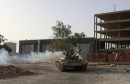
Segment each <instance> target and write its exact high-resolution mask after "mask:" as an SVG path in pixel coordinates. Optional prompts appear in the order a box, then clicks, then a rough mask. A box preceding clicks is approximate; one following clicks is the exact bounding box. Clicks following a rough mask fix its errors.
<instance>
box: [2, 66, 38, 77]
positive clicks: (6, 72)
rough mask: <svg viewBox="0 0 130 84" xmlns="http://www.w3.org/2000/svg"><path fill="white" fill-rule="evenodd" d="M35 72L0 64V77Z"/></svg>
mask: <svg viewBox="0 0 130 84" xmlns="http://www.w3.org/2000/svg"><path fill="white" fill-rule="evenodd" d="M35 74H36V73H34V72H31V71H29V70H24V69H23V68H20V67H16V66H13V65H8V66H0V79H4V78H14V77H18V76H26V75H35Z"/></svg>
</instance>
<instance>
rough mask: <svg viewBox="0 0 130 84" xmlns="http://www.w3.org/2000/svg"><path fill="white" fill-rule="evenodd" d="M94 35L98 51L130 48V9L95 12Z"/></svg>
mask: <svg viewBox="0 0 130 84" xmlns="http://www.w3.org/2000/svg"><path fill="white" fill-rule="evenodd" d="M94 37H95V38H96V39H98V40H96V44H97V48H96V51H97V52H112V51H116V52H118V51H121V50H128V49H130V10H123V11H115V12H108V13H100V14H95V15H94Z"/></svg>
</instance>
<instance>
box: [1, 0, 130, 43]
mask: <svg viewBox="0 0 130 84" xmlns="http://www.w3.org/2000/svg"><path fill="white" fill-rule="evenodd" d="M114 4H115V5H116V11H120V10H129V9H130V5H129V4H130V0H0V34H2V35H4V36H5V38H7V39H8V41H9V42H16V43H18V42H19V40H26V39H27V40H33V39H49V38H51V37H52V36H53V31H52V26H55V24H56V21H62V22H63V23H64V24H65V25H67V24H69V25H71V26H72V28H71V30H72V32H74V33H75V32H77V33H80V32H84V33H85V34H86V37H93V36H94V14H98V13H104V12H113V11H114Z"/></svg>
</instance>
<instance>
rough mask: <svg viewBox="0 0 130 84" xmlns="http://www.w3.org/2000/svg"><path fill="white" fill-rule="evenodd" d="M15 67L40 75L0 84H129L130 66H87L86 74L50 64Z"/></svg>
mask: <svg viewBox="0 0 130 84" xmlns="http://www.w3.org/2000/svg"><path fill="white" fill-rule="evenodd" d="M15 65H16V66H19V67H22V68H24V69H27V70H30V71H34V72H38V73H40V75H33V76H32V75H31V76H22V77H17V78H12V79H9V78H8V79H1V80H0V84H130V80H129V78H130V65H121V66H118V67H110V66H108V65H100V66H89V67H88V70H87V71H86V72H82V71H74V70H69V71H68V72H60V71H59V70H58V69H57V68H55V67H54V65H53V64H52V63H39V64H15Z"/></svg>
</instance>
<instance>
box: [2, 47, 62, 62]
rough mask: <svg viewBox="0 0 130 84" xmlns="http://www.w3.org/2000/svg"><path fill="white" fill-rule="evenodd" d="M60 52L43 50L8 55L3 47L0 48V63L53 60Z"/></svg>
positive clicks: (57, 57) (58, 56)
mask: <svg viewBox="0 0 130 84" xmlns="http://www.w3.org/2000/svg"><path fill="white" fill-rule="evenodd" d="M61 54H62V52H49V51H46V52H43V53H36V52H32V53H31V54H24V55H14V56H9V54H8V52H7V51H6V50H5V49H1V50H0V64H12V63H39V62H54V61H55V60H57V59H59V58H60V56H61Z"/></svg>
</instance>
